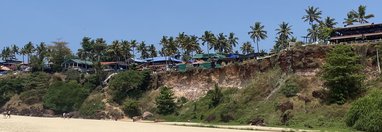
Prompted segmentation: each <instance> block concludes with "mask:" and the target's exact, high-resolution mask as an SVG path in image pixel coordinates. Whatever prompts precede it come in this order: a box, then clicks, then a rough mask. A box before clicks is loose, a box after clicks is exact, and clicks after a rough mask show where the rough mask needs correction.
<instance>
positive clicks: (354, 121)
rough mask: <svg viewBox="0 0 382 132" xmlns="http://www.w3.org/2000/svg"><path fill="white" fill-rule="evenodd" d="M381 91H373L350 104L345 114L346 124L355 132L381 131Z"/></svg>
mask: <svg viewBox="0 0 382 132" xmlns="http://www.w3.org/2000/svg"><path fill="white" fill-rule="evenodd" d="M381 95H382V91H380V90H374V91H372V92H371V93H370V94H369V95H367V96H365V97H362V98H360V99H358V100H357V101H355V102H354V103H353V104H352V107H351V108H350V110H349V111H348V113H347V114H346V120H345V121H346V124H347V125H348V126H349V127H354V128H355V129H357V130H361V131H368V132H380V131H382V127H381V124H382V96H381Z"/></svg>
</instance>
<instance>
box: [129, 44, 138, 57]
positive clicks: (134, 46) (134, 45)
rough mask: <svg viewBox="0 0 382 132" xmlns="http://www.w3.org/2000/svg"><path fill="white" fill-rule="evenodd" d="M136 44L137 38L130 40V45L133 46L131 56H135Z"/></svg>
mask: <svg viewBox="0 0 382 132" xmlns="http://www.w3.org/2000/svg"><path fill="white" fill-rule="evenodd" d="M137 45H138V42H137V40H131V41H130V47H131V48H133V58H135V48H136V47H137Z"/></svg>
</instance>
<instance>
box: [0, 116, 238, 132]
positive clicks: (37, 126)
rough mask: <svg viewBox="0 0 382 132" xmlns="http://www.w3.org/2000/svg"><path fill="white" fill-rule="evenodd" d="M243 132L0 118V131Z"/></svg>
mask: <svg viewBox="0 0 382 132" xmlns="http://www.w3.org/2000/svg"><path fill="white" fill-rule="evenodd" d="M126 131H130V132H131V131H137V132H175V131H177V132H243V131H244V132H245V130H234V129H222V128H207V127H190V126H177V125H170V124H167V123H147V122H146V123H144V122H132V121H129V120H123V121H113V120H87V119H63V118H46V117H27V116H12V117H11V118H10V119H4V118H1V119H0V132H126Z"/></svg>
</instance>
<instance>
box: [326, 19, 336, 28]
mask: <svg viewBox="0 0 382 132" xmlns="http://www.w3.org/2000/svg"><path fill="white" fill-rule="evenodd" d="M323 24H324V25H325V26H326V27H328V28H334V26H335V25H337V22H336V20H335V19H334V18H331V17H326V18H325V19H324V21H323Z"/></svg>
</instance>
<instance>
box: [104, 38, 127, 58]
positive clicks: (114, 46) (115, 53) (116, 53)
mask: <svg viewBox="0 0 382 132" xmlns="http://www.w3.org/2000/svg"><path fill="white" fill-rule="evenodd" d="M107 52H108V54H109V55H110V57H112V61H121V56H123V48H122V44H121V42H120V41H118V40H114V41H113V42H112V43H111V45H109V46H108V48H107Z"/></svg>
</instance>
